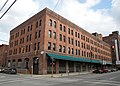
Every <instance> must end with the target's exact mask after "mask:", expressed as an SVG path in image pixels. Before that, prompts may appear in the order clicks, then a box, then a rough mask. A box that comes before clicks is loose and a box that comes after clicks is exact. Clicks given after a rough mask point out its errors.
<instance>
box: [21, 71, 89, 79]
mask: <svg viewBox="0 0 120 86" xmlns="http://www.w3.org/2000/svg"><path fill="white" fill-rule="evenodd" d="M83 74H91V72H79V73H78V72H77V73H60V74H53V77H52V74H47V75H31V74H19V75H22V76H29V77H52V78H59V77H65V76H77V75H83Z"/></svg>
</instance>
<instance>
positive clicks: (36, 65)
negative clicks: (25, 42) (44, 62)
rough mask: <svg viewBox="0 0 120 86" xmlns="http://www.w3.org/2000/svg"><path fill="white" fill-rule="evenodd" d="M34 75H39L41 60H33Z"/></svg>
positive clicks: (36, 58) (35, 58)
mask: <svg viewBox="0 0 120 86" xmlns="http://www.w3.org/2000/svg"><path fill="white" fill-rule="evenodd" d="M33 74H39V58H38V57H34V58H33Z"/></svg>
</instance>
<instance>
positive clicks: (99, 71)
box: [93, 69, 103, 73]
mask: <svg viewBox="0 0 120 86" xmlns="http://www.w3.org/2000/svg"><path fill="white" fill-rule="evenodd" d="M93 73H103V70H101V69H95V70H93Z"/></svg>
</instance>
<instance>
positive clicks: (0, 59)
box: [0, 44, 8, 67]
mask: <svg viewBox="0 0 120 86" xmlns="http://www.w3.org/2000/svg"><path fill="white" fill-rule="evenodd" d="M7 53H8V45H5V44H2V45H0V67H5V66H6V61H7Z"/></svg>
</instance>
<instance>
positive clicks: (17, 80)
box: [0, 71, 120, 86]
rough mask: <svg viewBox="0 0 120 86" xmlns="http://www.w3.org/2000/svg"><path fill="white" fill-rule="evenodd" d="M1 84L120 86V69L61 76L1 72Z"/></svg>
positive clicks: (11, 85)
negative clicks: (108, 71) (109, 71)
mask: <svg viewBox="0 0 120 86" xmlns="http://www.w3.org/2000/svg"><path fill="white" fill-rule="evenodd" d="M0 86H120V71H117V72H111V73H104V74H80V75H77V76H72V75H71V76H65V77H60V78H51V77H50V76H39V75H38V76H30V75H20V74H18V75H9V74H2V73H0Z"/></svg>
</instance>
